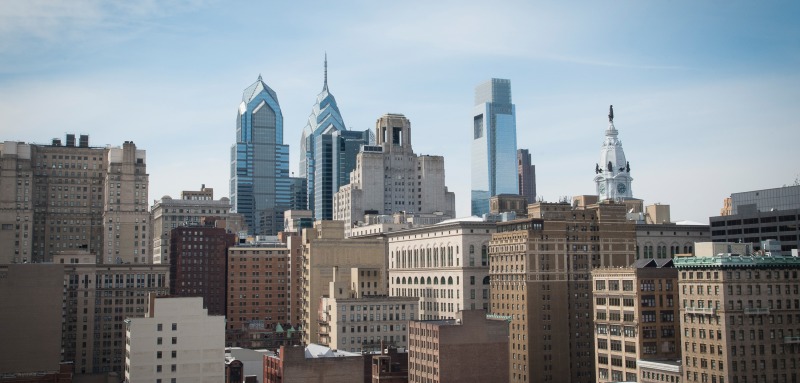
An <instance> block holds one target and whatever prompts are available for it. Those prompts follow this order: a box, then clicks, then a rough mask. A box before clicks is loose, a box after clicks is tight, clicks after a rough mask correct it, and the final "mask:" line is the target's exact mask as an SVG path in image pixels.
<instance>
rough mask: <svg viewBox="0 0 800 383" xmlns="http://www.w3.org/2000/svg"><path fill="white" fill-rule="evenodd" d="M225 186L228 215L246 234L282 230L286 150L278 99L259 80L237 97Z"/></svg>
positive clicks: (287, 202) (287, 189)
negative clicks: (237, 216)
mask: <svg viewBox="0 0 800 383" xmlns="http://www.w3.org/2000/svg"><path fill="white" fill-rule="evenodd" d="M230 186H231V191H230V196H231V205H232V211H233V212H235V213H239V214H241V215H243V216H244V219H245V222H246V224H247V227H248V233H249V234H256V235H276V234H277V233H278V232H279V231H281V230H283V212H284V211H285V210H289V209H291V208H293V207H292V206H291V201H292V196H291V181H290V179H289V145H284V144H283V114H282V113H281V107H280V105H279V104H278V95H277V94H276V93H275V91H274V90H272V89H271V88H270V87H269V86H267V84H266V83H264V81H263V80H262V79H261V76H260V75H259V76H258V80H256V82H255V83H253V84H252V85H250V86H249V87H247V88H246V89H245V90H244V92H243V93H242V102H241V103H240V104H239V109H238V113H237V115H236V143H235V144H234V145H233V146H232V147H231V182H230ZM294 208H305V207H304V206H303V207H294Z"/></svg>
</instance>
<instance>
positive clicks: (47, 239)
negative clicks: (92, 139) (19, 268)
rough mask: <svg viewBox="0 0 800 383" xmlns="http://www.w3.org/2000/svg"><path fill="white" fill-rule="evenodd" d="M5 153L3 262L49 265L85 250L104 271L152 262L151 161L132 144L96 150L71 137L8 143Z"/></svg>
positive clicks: (1, 175)
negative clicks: (44, 142) (62, 254)
mask: <svg viewBox="0 0 800 383" xmlns="http://www.w3.org/2000/svg"><path fill="white" fill-rule="evenodd" d="M0 153H2V161H3V163H4V167H3V170H2V172H0V191H3V193H1V194H2V195H3V197H0V225H2V226H0V239H2V240H3V244H4V246H0V247H2V248H3V250H2V251H0V257H2V258H3V259H5V260H6V261H8V262H16V263H19V262H50V261H52V260H53V256H54V255H55V254H58V253H59V252H64V251H73V250H87V251H89V252H91V253H92V254H94V255H95V256H96V257H97V259H98V262H102V263H108V264H110V263H151V262H152V257H151V256H150V255H149V250H148V248H149V237H148V232H149V221H150V218H149V217H150V215H149V213H148V212H147V189H148V182H149V181H148V179H149V176H148V174H147V166H146V164H145V158H146V155H145V151H144V150H139V149H136V145H135V144H134V143H133V142H129V141H126V142H125V143H124V144H123V145H122V147H114V148H111V147H103V148H97V147H90V146H89V136H87V135H81V136H80V138H79V140H78V141H77V142H76V140H75V135H74V134H67V137H66V142H65V143H64V144H62V141H61V140H60V139H53V141H52V143H51V144H50V145H39V144H25V143H21V142H12V141H7V142H4V143H2V144H0ZM5 165H8V166H15V167H7V166H5ZM12 233H13V237H12V235H11V234H12Z"/></svg>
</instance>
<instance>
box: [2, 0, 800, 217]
mask: <svg viewBox="0 0 800 383" xmlns="http://www.w3.org/2000/svg"><path fill="white" fill-rule="evenodd" d="M273 3H276V4H269V3H268V2H244V1H233V2H230V1H228V2H222V1H171V2H160V1H129V2H107V1H70V2H61V1H41V0H32V1H30V0H19V1H18V0H5V1H2V2H0V139H2V140H17V141H26V142H37V143H47V142H49V140H50V139H51V138H53V137H63V136H64V134H66V133H73V132H74V133H80V134H89V135H90V143H91V144H93V145H105V144H111V145H114V146H116V145H121V144H122V142H123V141H126V140H132V141H134V142H135V143H136V144H137V146H139V147H140V148H143V149H146V150H147V157H148V158H147V163H148V171H149V173H150V185H151V189H150V199H151V200H153V199H157V198H160V197H161V196H162V195H165V194H169V195H172V196H177V195H178V194H179V193H180V191H181V190H187V189H188V190H195V189H197V188H199V187H200V184H206V186H210V187H214V189H215V191H216V194H217V197H220V196H226V195H228V178H229V176H230V174H229V161H230V146H231V145H232V144H233V142H234V139H235V130H234V129H235V128H234V126H235V125H234V122H235V116H236V108H237V106H238V103H239V102H240V100H241V92H242V90H243V89H244V88H245V87H247V86H248V85H250V84H251V83H252V82H254V81H255V79H256V78H257V77H258V75H259V74H261V75H262V76H263V78H264V80H265V81H266V82H267V84H269V85H270V87H272V88H273V89H274V90H275V91H276V92H277V93H278V98H279V101H280V103H281V107H282V111H283V117H284V142H285V143H287V144H289V145H290V146H291V161H292V163H291V171H293V172H296V171H297V162H298V156H299V153H298V151H299V141H300V133H301V130H302V128H303V126H304V125H305V123H306V119H307V118H308V115H309V113H310V112H311V106H312V104H313V103H314V101H315V99H316V95H317V93H319V91H320V90H321V88H322V75H323V74H322V60H323V55H324V53H325V52H326V51H327V53H328V59H329V85H330V90H331V92H332V93H333V94H334V95H335V96H336V99H337V101H338V103H339V107H340V109H341V112H342V116H343V117H344V120H345V123H346V124H347V126H348V127H351V128H353V129H360V130H363V129H367V128H374V124H375V120H376V119H377V118H378V117H379V116H380V115H381V114H383V113H386V112H393V113H403V114H405V115H406V116H407V117H408V118H409V119H410V120H411V127H412V141H413V142H412V143H413V146H414V150H415V151H416V152H417V153H421V154H437V155H443V156H445V163H446V172H447V185H448V186H449V188H450V190H452V191H454V192H455V193H456V209H457V211H458V213H459V215H467V214H468V212H469V200H468V199H469V187H470V181H469V174H470V173H469V169H468V164H469V149H468V148H469V143H470V134H471V114H470V113H471V110H472V106H473V105H472V104H473V92H474V87H475V85H477V84H478V83H480V82H482V81H485V80H487V79H489V78H491V77H499V78H509V79H511V84H512V93H513V101H514V103H515V104H516V110H517V142H518V146H519V147H521V148H528V149H530V150H531V152H532V154H533V162H534V163H535V164H536V165H537V187H538V192H539V195H540V196H542V197H543V198H544V199H545V200H547V201H555V200H558V199H559V197H561V196H571V195H578V194H590V193H594V191H595V187H594V183H593V181H592V178H593V177H594V165H595V163H596V162H598V161H599V153H600V146H601V144H602V141H603V132H604V130H605V128H606V126H607V118H606V115H607V113H608V105H609V104H614V109H615V125H616V127H617V129H618V130H619V132H620V139H621V140H622V142H623V146H624V148H625V154H626V157H627V158H628V160H629V161H630V163H631V169H632V176H633V177H634V181H633V187H632V189H633V193H634V196H636V197H638V198H642V199H644V200H645V202H646V203H648V204H649V203H655V202H660V203H663V204H670V205H672V218H673V219H674V220H681V219H687V220H693V221H699V222H707V221H708V217H709V216H713V215H718V213H719V209H720V208H721V206H722V199H723V198H724V197H726V196H728V195H730V193H732V192H738V191H746V190H753V189H760V188H769V187H780V186H782V185H784V184H791V183H793V182H794V180H795V178H797V177H798V176H800V166H798V164H800V161H799V160H800V155H798V150H797V144H798V142H800V23H798V22H797V18H798V16H800V3H797V2H793V1H768V2H753V1H715V0H710V1H703V2H695V1H623V0H620V1H606V2H594V1H592V2H568V4H565V3H566V2H538V1H537V2H527V1H518V2H517V1H508V2H506V1H496V2H486V1H484V2H471V1H437V2H430V1H404V2H392V3H389V2H374V1H340V2H304V1H294V2H273Z"/></svg>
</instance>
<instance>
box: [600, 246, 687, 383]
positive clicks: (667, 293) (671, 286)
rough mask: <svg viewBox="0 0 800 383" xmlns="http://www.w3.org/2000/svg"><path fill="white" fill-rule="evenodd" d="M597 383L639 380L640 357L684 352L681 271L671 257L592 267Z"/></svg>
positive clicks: (668, 357) (669, 357)
mask: <svg viewBox="0 0 800 383" xmlns="http://www.w3.org/2000/svg"><path fill="white" fill-rule="evenodd" d="M592 281H593V284H592V286H593V290H592V294H593V296H594V313H593V314H592V315H593V317H594V328H595V332H594V333H595V335H594V340H595V342H594V343H595V355H596V359H595V360H596V361H597V370H596V374H597V381H598V382H622V381H625V382H635V381H637V380H638V379H637V377H638V376H641V375H640V374H639V367H638V366H639V362H640V361H645V360H647V361H654V362H675V361H676V360H680V356H681V341H680V340H681V334H680V326H679V324H680V315H679V312H678V299H679V297H678V270H677V269H675V267H674V265H673V262H672V259H641V260H638V261H636V262H634V263H633V264H632V265H631V266H629V267H603V268H596V269H594V270H592Z"/></svg>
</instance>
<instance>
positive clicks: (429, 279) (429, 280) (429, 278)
mask: <svg viewBox="0 0 800 383" xmlns="http://www.w3.org/2000/svg"><path fill="white" fill-rule="evenodd" d="M427 284H429V285H430V284H431V277H428V283H427Z"/></svg>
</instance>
